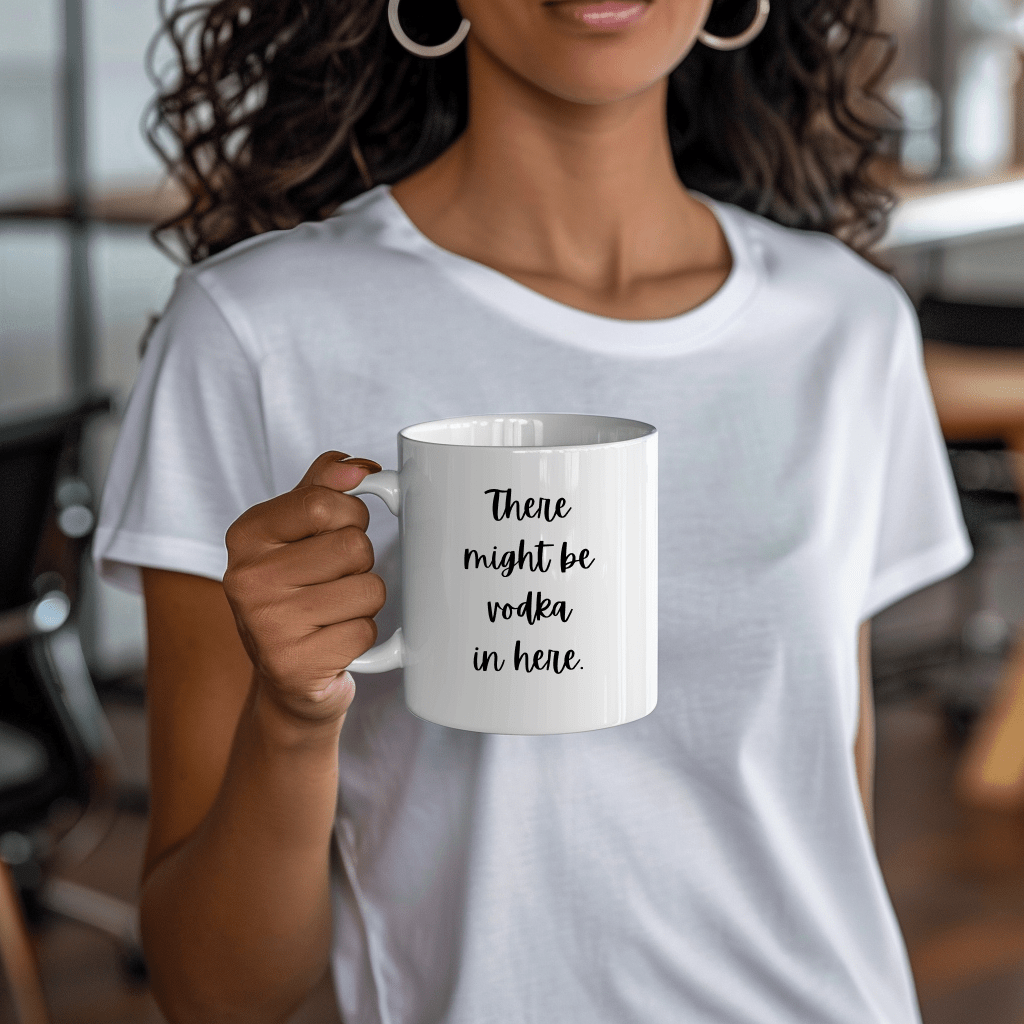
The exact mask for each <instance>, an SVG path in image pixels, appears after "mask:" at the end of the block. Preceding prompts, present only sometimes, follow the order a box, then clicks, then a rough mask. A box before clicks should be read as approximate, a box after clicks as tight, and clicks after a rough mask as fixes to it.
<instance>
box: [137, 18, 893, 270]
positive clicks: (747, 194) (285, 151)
mask: <svg viewBox="0 0 1024 1024" xmlns="http://www.w3.org/2000/svg"><path fill="white" fill-rule="evenodd" d="M172 2H173V0H172ZM755 2H756V0H717V2H716V4H715V7H714V9H713V11H712V16H711V19H710V20H709V23H708V26H707V27H708V29H709V31H712V32H715V33H716V34H720V35H732V34H734V33H736V32H738V31H741V30H742V29H743V28H744V27H745V26H746V25H747V24H749V23H750V20H751V18H752V17H753V7H754V4H755ZM166 3H167V0H161V15H162V20H163V26H162V29H161V32H160V33H159V34H158V36H157V37H156V39H155V40H154V45H153V47H152V48H151V51H150V63H151V67H152V65H153V64H154V63H155V58H154V54H156V53H159V52H160V49H161V46H163V45H165V44H166V43H168V42H169V43H170V45H171V47H172V48H173V52H174V55H175V56H174V60H173V67H172V68H171V70H170V71H169V73H168V74H169V79H168V80H167V81H166V84H161V75H160V74H159V73H157V72H154V77H155V78H156V81H157V83H158V87H159V92H158V95H157V98H156V100H155V101H154V104H153V108H152V112H151V116H150V120H149V124H148V135H149V138H150V141H151V142H152V144H153V145H154V146H155V147H156V149H157V152H158V153H159V154H160V156H161V157H162V159H163V160H164V162H165V163H166V164H167V167H168V168H169V170H170V172H171V174H172V175H173V176H174V177H175V178H177V179H178V180H179V181H180V182H181V183H182V184H183V185H184V187H185V189H186V193H187V195H188V197H189V201H188V204H187V206H186V207H185V208H184V209H183V210H182V211H181V212H180V213H179V214H178V215H177V216H175V217H173V218H171V219H170V220H168V221H166V222H165V223H163V224H161V225H160V226H159V228H158V229H157V231H158V233H159V232H166V231H172V232H175V233H176V234H177V235H178V238H179V240H180V241H181V242H182V243H183V245H184V248H185V251H186V252H187V254H188V256H189V258H190V259H191V260H193V261H197V260H200V259H203V258H204V257H206V256H209V255H211V254H212V253H215V252H218V251H220V250H222V249H225V248H227V247H228V246H230V245H232V244H234V243H235V242H238V241H241V240H242V239H244V238H248V237H250V236H252V235H256V234H259V233H260V232H263V231H268V230H272V229H275V228H288V227H292V226H294V225H295V224H298V223H300V222H302V221H306V220H319V219H322V218H324V217H326V216H329V215H330V214H331V213H332V211H334V210H335V208H336V207H337V206H338V204H339V203H342V202H344V201H345V200H347V199H351V198H352V197H354V196H356V195H358V194H360V193H361V192H364V191H365V190H366V189H368V188H370V187H372V186H373V185H375V184H378V183H381V182H387V183H394V182H397V181H399V180H400V179H401V178H403V177H405V176H407V175H409V174H411V173H412V172H413V171H415V170H417V169H418V168H420V167H422V166H424V165H425V164H427V163H428V162H429V161H431V160H432V159H434V158H435V157H437V156H438V155H439V154H440V153H441V152H442V151H443V150H444V149H445V148H446V147H447V146H448V145H450V144H451V142H452V141H454V140H455V139H456V138H457V137H458V135H459V134H460V132H461V131H462V130H463V128H464V127H465V124H466V108H467V85H466V61H465V56H464V51H463V49H462V48H459V50H457V51H455V52H454V53H452V54H450V55H448V56H446V57H442V58H440V59H435V60H425V59H422V58H419V57H414V56H412V55H411V54H409V53H408V52H407V51H406V50H404V49H403V48H402V47H401V46H399V44H398V43H397V41H396V40H395V39H394V37H393V36H392V34H391V31H390V29H389V27H388V23H387V12H386V6H387V0H200V2H192V0H178V2H177V3H175V4H174V6H173V7H171V8H168V7H167V5H166ZM459 19H460V15H459V12H458V10H457V8H456V6H455V3H454V2H452V0H442V2H441V3H438V2H437V0H402V23H403V25H404V26H406V30H407V31H408V33H409V35H410V36H411V37H412V38H414V39H417V40H422V41H424V42H436V41H438V40H440V39H445V38H448V37H449V36H450V35H451V34H452V33H453V32H454V31H455V29H456V28H457V26H458V24H459ZM892 49H893V47H892V43H891V41H890V40H889V39H888V37H886V36H883V35H882V34H880V33H879V32H878V31H877V30H876V12H875V0H772V9H771V14H770V16H769V18H768V23H767V25H766V26H765V28H764V31H763V32H762V33H761V35H760V36H759V37H758V38H757V39H756V40H755V41H754V42H753V43H752V44H750V45H749V46H747V47H745V48H744V49H741V50H736V51H732V52H718V51H715V50H711V49H708V48H706V47H704V46H702V45H700V44H699V43H698V44H697V45H695V46H694V47H693V49H692V50H691V52H690V53H689V54H688V55H687V57H686V58H685V59H684V60H683V61H682V63H680V65H679V66H678V67H677V68H676V69H675V70H674V71H673V72H672V74H671V76H670V81H669V93H668V96H669V99H668V110H667V117H668V124H669V137H670V140H671V145H672V152H673V156H674V159H675V164H676V169H677V171H678V173H679V177H680V179H681V180H682V181H683V183H684V184H685V185H686V186H687V187H689V188H693V189H696V190H697V191H700V192H703V193H704V194H706V195H709V196H712V197H714V198H716V199H720V200H724V201H726V202H730V203H735V204H737V205H739V206H742V207H744V208H746V209H748V210H752V211H754V212H756V213H759V214H763V215H764V216H766V217H769V218H771V219H772V220H775V221H778V222H779V223H781V224H785V225H790V226H793V227H798V228H805V229H810V230H815V231H823V232H828V233H831V234H835V235H837V236H839V237H840V238H843V239H844V240H845V241H847V242H848V243H849V244H851V245H852V246H854V247H855V248H857V249H860V250H864V249H865V248H866V247H867V246H868V245H869V244H870V243H871V242H872V241H873V240H874V239H875V238H877V237H878V236H879V235H880V234H881V233H882V231H883V230H884V228H885V224H886V220H887V216H888V213H889V209H890V208H891V205H892V201H891V197H890V195H889V194H888V192H887V191H886V190H885V189H884V188H883V187H881V186H880V185H879V184H878V183H877V182H875V181H873V180H872V177H871V175H870V173H869V170H870V168H869V164H870V162H871V159H872V157H873V156H874V155H875V154H876V153H878V152H879V150H880V148H881V147H882V145H883V143H884V141H885V139H886V137H887V135H888V134H889V133H888V126H887V125H886V121H887V120H888V118H889V116H890V113H889V112H888V108H887V107H885V105H884V103H883V102H882V101H881V99H880V98H879V96H878V94H877V92H876V87H877V83H878V81H879V79H880V78H881V76H882V74H883V73H884V71H885V68H886V67H887V66H888V63H889V61H890V59H891V54H892Z"/></svg>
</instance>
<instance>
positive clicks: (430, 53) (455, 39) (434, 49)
mask: <svg viewBox="0 0 1024 1024" xmlns="http://www.w3.org/2000/svg"><path fill="white" fill-rule="evenodd" d="M398 3H399V0H388V24H389V25H390V26H391V31H392V32H393V33H394V36H395V38H396V39H397V40H398V42H399V43H400V44H401V45H402V46H404V47H405V49H407V50H408V51H409V52H410V53H414V54H416V56H417V57H443V56H444V55H445V54H446V53H451V52H452V50H454V49H456V48H457V47H458V46H459V45H460V44H461V43H462V40H463V39H465V38H466V36H467V35H469V22H468V21H467V20H466V19H465V18H463V19H462V24H461V25H459V27H458V30H457V31H456V33H455V35H453V36H452V37H451V39H449V40H448V41H447V42H445V43H438V45H437V46H421V45H420V44H419V43H414V42H413V41H412V40H411V39H410V38H409V37H408V36H407V35H406V34H405V29H403V28H402V23H401V22H400V21H399V20H398Z"/></svg>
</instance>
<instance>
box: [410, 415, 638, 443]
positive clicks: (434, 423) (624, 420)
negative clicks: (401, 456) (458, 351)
mask: <svg viewBox="0 0 1024 1024" xmlns="http://www.w3.org/2000/svg"><path fill="white" fill-rule="evenodd" d="M502 419H510V420H514V419H521V420H529V419H545V420H559V419H573V420H592V421H602V422H604V423H619V424H629V425H631V426H632V427H636V428H639V430H638V433H637V434H636V436H635V437H628V438H624V439H623V440H621V441H586V442H581V443H579V444H538V445H524V444H456V443H454V442H451V441H434V440H432V439H430V438H426V437H415V436H413V435H412V433H411V431H415V430H418V429H421V428H426V427H441V426H445V425H449V424H451V425H455V424H459V423H467V424H469V423H472V422H473V421H479V422H480V425H481V426H483V425H484V424H485V423H487V424H490V423H493V422H494V421H495V420H502ZM657 433H658V429H657V427H655V426H652V425H651V424H650V423H646V422H644V421H643V420H634V419H629V418H628V417H623V416H603V415H599V414H596V413H578V412H507V413H504V412H494V413H471V414H467V415H463V416H447V417H444V418H442V419H437V420H424V421H423V422H421V423H410V424H409V425H408V426H405V427H402V429H401V430H399V432H398V437H399V440H401V441H407V442H411V443H413V444H424V445H431V446H433V447H436V448H461V449H466V450H467V451H486V450H488V449H489V450H491V451H494V450H500V451H508V452H542V451H563V450H570V449H571V450H573V451H578V450H580V449H585V448H615V447H621V446H625V445H632V444H640V443H642V442H644V441H648V440H650V439H651V438H652V437H656V436H657Z"/></svg>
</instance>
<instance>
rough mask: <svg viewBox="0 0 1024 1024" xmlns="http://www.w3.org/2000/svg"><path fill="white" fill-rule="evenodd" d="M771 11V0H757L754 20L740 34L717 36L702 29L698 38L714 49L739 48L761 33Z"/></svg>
mask: <svg viewBox="0 0 1024 1024" xmlns="http://www.w3.org/2000/svg"><path fill="white" fill-rule="evenodd" d="M770 11H771V4H770V3H769V0H757V13H755V15H754V20H753V21H752V22H751V23H750V25H749V26H748V27H747V28H746V29H744V30H743V31H742V32H741V33H740V34H739V35H738V36H715V35H712V34H711V33H710V32H705V31H704V29H701V30H700V32H698V33H697V38H698V39H699V40H700V41H701V42H702V43H703V44H704V45H705V46H710V47H711V49H712V50H739V49H740V48H741V47H744V46H746V45H747V43H751V42H753V41H754V40H755V39H756V38H757V37H758V36H759V35H760V34H761V29H763V28H764V25H765V22H766V21H767V20H768V13H769V12H770Z"/></svg>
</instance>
